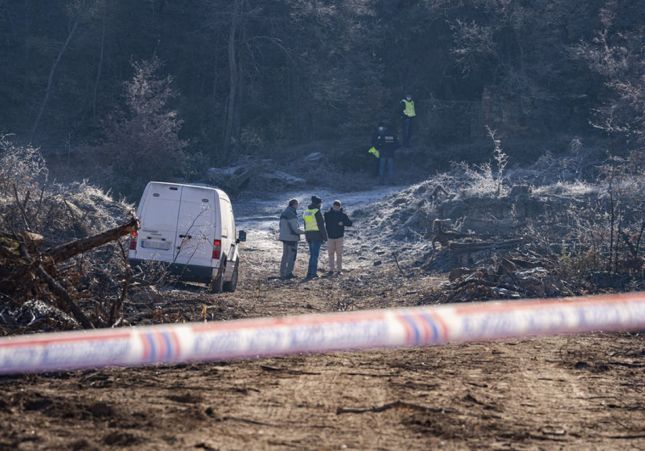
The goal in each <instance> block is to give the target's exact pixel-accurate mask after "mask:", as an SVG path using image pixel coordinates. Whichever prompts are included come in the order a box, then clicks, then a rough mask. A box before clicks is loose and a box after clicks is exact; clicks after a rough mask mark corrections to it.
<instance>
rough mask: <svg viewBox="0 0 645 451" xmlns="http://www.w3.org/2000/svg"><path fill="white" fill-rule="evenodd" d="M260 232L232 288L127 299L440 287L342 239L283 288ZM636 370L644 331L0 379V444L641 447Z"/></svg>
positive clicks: (175, 304)
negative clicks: (331, 269)
mask: <svg viewBox="0 0 645 451" xmlns="http://www.w3.org/2000/svg"><path fill="white" fill-rule="evenodd" d="M265 238H268V237H267V236H263V235H257V234H256V236H254V235H253V234H250V242H249V243H248V244H247V246H246V247H247V249H246V251H245V253H244V266H243V271H242V282H241V285H240V287H239V290H238V292H236V293H235V294H233V295H220V296H212V295H208V294H206V293H204V292H203V291H202V290H201V289H197V288H191V287H182V289H179V290H178V289H166V290H161V291H157V290H151V289H147V290H140V291H139V292H138V293H135V295H136V297H135V301H136V303H137V304H138V305H139V306H147V307H148V308H149V311H150V315H147V318H153V317H154V318H156V319H157V320H159V319H161V318H165V320H166V321H173V320H181V319H187V320H199V319H201V318H202V317H203V316H204V313H205V314H206V315H205V316H206V317H207V318H208V319H228V318H234V317H254V316H269V315H273V316H276V315H282V314H288V313H305V312H306V313H312V312H318V311H320V312H324V311H337V310H352V309H362V308H374V307H387V306H395V305H411V304H415V303H416V302H418V300H419V299H420V298H421V297H423V293H424V292H426V291H427V290H428V289H430V288H431V287H433V286H436V284H437V283H438V282H439V281H440V279H439V278H437V277H431V276H419V275H415V276H414V277H411V278H406V277H404V276H403V275H402V274H401V273H400V272H399V271H398V269H397V268H396V266H395V265H394V263H393V262H391V261H388V260H387V259H385V258H383V257H382V254H381V255H379V254H378V253H366V252H365V251H363V252H361V256H362V258H363V260H359V255H358V252H357V251H358V250H359V249H360V246H361V244H360V242H358V241H357V240H356V239H353V240H350V243H349V255H348V257H347V262H348V263H347V266H348V271H347V272H346V273H345V274H344V275H343V276H342V277H340V278H332V279H326V278H321V279H318V280H315V281H312V282H308V283H303V282H302V281H291V282H281V281H279V280H276V279H273V278H272V276H275V275H276V268H277V258H278V257H279V256H278V255H277V254H276V253H275V252H272V251H273V250H275V249H276V248H277V244H278V243H275V242H272V241H266V240H264V239H265ZM254 243H255V244H254ZM258 243H264V244H262V245H259V244H258ZM267 243H268V244H267ZM363 246H364V245H363ZM302 250H303V251H304V248H302ZM377 251H378V250H377ZM304 254H305V252H301V255H300V256H299V264H298V268H297V272H298V273H299V274H302V272H303V268H304V258H305V255H304ZM366 255H367V257H365V256H366ZM376 260H380V261H381V264H379V265H377V266H374V264H373V263H374V261H376ZM324 262H325V259H323V266H324ZM203 306H206V307H203ZM144 322H145V321H144ZM644 368H645V339H644V338H643V335H642V334H641V335H636V334H632V335H629V334H601V333H599V334H594V335H586V336H582V337H555V338H547V339H530V340H521V341H510V342H499V343H483V344H471V345H458V346H457V345H455V346H445V347H435V348H427V349H418V350H394V351H375V352H366V353H355V354H352V353H337V354H332V355H320V356H298V357H291V358H276V359H266V360H261V361H251V362H225V363H217V364H203V365H188V366H177V367H156V368H144V369H111V370H104V371H83V372H72V373H64V374H53V375H40V376H24V377H4V378H1V379H0V389H1V390H2V393H3V395H2V397H1V398H0V447H2V448H7V449H15V448H19V449H33V448H38V449H56V448H58V449H98V448H110V447H125V448H128V447H129V448H131V449H160V448H163V449H265V448H280V449H286V448H297V449H302V448H316V449H339V448H354V449H405V448H410V449H431V448H437V447H445V448H448V449H451V448H453V449H454V448H457V449H466V448H471V449H472V448H512V449H536V448H540V449H544V448H546V449H553V448H556V449H560V448H566V449H618V448H620V449H643V448H645V395H644V390H645V371H644Z"/></svg>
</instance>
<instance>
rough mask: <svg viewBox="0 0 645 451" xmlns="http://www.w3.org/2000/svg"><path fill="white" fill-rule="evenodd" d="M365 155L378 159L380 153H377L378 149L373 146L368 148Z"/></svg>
mask: <svg viewBox="0 0 645 451" xmlns="http://www.w3.org/2000/svg"><path fill="white" fill-rule="evenodd" d="M367 153H370V154H372V155H374V156H375V157H376V158H380V156H381V152H379V151H378V149H377V148H376V147H374V146H372V147H370V150H368V151H367Z"/></svg>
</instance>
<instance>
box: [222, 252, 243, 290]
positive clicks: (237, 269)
mask: <svg viewBox="0 0 645 451" xmlns="http://www.w3.org/2000/svg"><path fill="white" fill-rule="evenodd" d="M239 273H240V257H237V261H236V262H235V268H234V269H233V275H232V276H231V281H230V282H224V291H226V292H228V293H233V292H234V291H235V290H236V289H237V280H238V279H239Z"/></svg>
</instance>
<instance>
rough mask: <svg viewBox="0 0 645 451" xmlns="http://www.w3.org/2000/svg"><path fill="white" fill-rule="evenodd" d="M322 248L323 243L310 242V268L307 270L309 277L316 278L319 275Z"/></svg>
mask: <svg viewBox="0 0 645 451" xmlns="http://www.w3.org/2000/svg"><path fill="white" fill-rule="evenodd" d="M320 246H322V241H309V268H308V269H307V277H315V276H316V275H317V273H318V256H319V255H320Z"/></svg>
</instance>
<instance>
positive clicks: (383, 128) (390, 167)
mask: <svg viewBox="0 0 645 451" xmlns="http://www.w3.org/2000/svg"><path fill="white" fill-rule="evenodd" d="M400 114H401V120H402V124H401V133H402V136H403V147H410V143H411V139H412V121H413V119H414V118H415V117H416V110H415V107H414V100H412V96H411V95H410V94H406V96H405V97H404V98H403V99H402V100H401V102H400ZM399 147H400V143H399V139H398V138H397V136H396V132H395V131H394V130H392V129H391V128H390V127H389V126H388V125H387V123H386V122H385V121H380V122H379V123H378V126H377V127H376V131H375V132H374V135H373V136H372V147H371V148H370V149H369V151H368V152H369V153H370V154H371V155H373V156H375V157H376V158H378V178H379V182H380V183H384V182H385V181H387V180H391V179H392V178H393V177H394V152H395V151H396V150H397V149H398V148H399Z"/></svg>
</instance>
